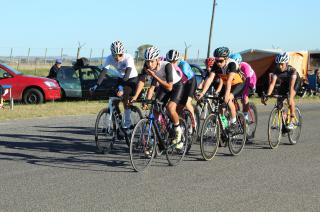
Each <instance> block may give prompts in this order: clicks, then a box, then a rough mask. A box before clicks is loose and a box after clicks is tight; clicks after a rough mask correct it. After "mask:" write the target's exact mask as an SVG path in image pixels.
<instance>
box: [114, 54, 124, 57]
mask: <svg viewBox="0 0 320 212" xmlns="http://www.w3.org/2000/svg"><path fill="white" fill-rule="evenodd" d="M122 56H123V54H115V55H113V57H122Z"/></svg>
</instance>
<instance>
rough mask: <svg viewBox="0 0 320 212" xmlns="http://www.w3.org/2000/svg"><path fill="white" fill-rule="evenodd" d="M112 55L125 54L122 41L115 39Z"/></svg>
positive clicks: (111, 48)
mask: <svg viewBox="0 0 320 212" xmlns="http://www.w3.org/2000/svg"><path fill="white" fill-rule="evenodd" d="M110 50H111V53H112V55H116V54H124V46H123V44H122V43H121V41H118V40H117V41H114V42H113V43H112V44H111V47H110Z"/></svg>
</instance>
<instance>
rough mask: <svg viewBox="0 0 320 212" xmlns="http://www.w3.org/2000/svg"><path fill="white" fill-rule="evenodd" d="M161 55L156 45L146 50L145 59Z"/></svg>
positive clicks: (152, 58) (156, 57)
mask: <svg viewBox="0 0 320 212" xmlns="http://www.w3.org/2000/svg"><path fill="white" fill-rule="evenodd" d="M159 56H160V50H159V49H158V48H157V47H155V46H152V47H149V48H147V49H146V51H145V52H144V59H145V60H154V59H158V58H159Z"/></svg>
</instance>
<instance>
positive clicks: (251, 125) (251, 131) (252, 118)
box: [247, 102, 258, 139]
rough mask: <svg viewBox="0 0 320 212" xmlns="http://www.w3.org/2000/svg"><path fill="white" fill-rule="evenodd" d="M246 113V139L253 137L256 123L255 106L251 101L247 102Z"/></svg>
mask: <svg viewBox="0 0 320 212" xmlns="http://www.w3.org/2000/svg"><path fill="white" fill-rule="evenodd" d="M248 115H249V120H248V128H247V139H253V138H254V135H255V133H256V129H257V125H258V112H257V107H256V105H255V104H254V103H253V102H250V103H249V111H248Z"/></svg>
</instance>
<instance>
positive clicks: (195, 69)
mask: <svg viewBox="0 0 320 212" xmlns="http://www.w3.org/2000/svg"><path fill="white" fill-rule="evenodd" d="M192 71H193V72H194V73H195V75H201V74H202V72H201V70H200V69H199V68H198V67H196V66H192Z"/></svg>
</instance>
